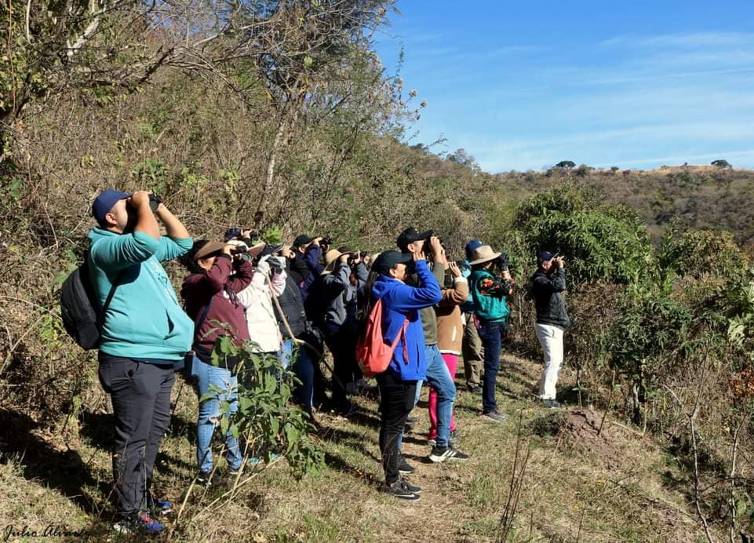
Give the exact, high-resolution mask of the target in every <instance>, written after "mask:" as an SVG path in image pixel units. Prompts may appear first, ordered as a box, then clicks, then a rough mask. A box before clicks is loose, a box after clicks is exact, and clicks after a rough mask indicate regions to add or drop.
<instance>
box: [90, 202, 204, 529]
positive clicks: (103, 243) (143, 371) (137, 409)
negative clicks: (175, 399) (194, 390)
mask: <svg viewBox="0 0 754 543" xmlns="http://www.w3.org/2000/svg"><path fill="white" fill-rule="evenodd" d="M153 204H158V205H156V206H155V207H156V210H155V211H154V212H153V211H152V207H151V206H150V195H149V193H148V192H145V191H139V192H135V193H134V194H132V195H131V194H126V193H123V192H117V191H113V190H106V191H104V192H102V193H101V194H100V195H99V196H97V198H96V199H95V200H94V204H93V205H92V215H93V216H94V218H95V219H96V220H97V223H98V226H94V227H92V229H91V230H90V232H89V235H88V238H89V241H90V248H89V273H90V279H91V281H92V284H93V285H94V290H95V292H96V294H97V296H98V297H99V300H100V304H101V305H102V306H104V304H105V301H106V299H107V297H108V295H109V294H110V291H111V289H112V288H113V287H114V288H115V291H114V293H113V295H112V299H111V301H110V304H109V305H108V307H107V311H106V313H105V315H104V316H103V323H102V329H101V341H100V350H99V379H100V383H101V384H102V387H103V388H104V390H105V392H107V393H108V394H110V396H111V399H112V403H113V415H114V417H115V439H114V443H113V476H114V478H115V490H116V493H117V496H118V512H119V513H120V514H121V515H122V516H123V521H122V522H119V523H118V524H117V525H116V528H117V529H119V530H120V531H124V532H132V531H142V532H146V533H159V532H160V531H162V530H163V528H164V526H163V525H162V524H161V523H159V522H157V521H156V520H154V519H153V518H152V516H151V514H152V513H155V512H158V513H164V512H166V511H169V510H170V509H171V508H172V504H171V503H169V502H163V501H157V500H154V499H153V498H152V495H151V493H150V491H149V483H150V480H151V477H152V469H153V467H154V462H155V458H156V456H157V451H158V450H159V448H160V443H161V442H162V438H163V436H164V435H165V432H166V431H167V429H168V425H169V424H170V391H171V390H172V388H173V383H174V382H175V370H176V369H179V368H180V367H181V365H182V363H183V358H184V356H185V354H186V352H188V351H189V350H190V349H191V341H192V337H193V331H194V330H193V329H194V324H193V322H192V321H191V319H190V318H189V317H188V316H187V315H186V314H185V313H184V312H183V310H182V308H181V306H180V304H179V303H178V298H177V297H176V295H175V291H174V290H173V287H172V285H171V283H170V279H169V277H168V275H167V273H165V270H164V268H163V267H162V264H161V262H162V261H165V260H172V259H174V258H177V257H179V256H181V255H183V254H184V253H186V252H187V251H188V250H189V249H191V246H192V245H193V241H192V240H191V238H190V237H189V234H188V232H187V231H186V228H185V227H184V226H183V224H181V222H180V221H179V220H178V219H177V218H176V217H175V216H174V215H173V214H172V213H171V212H170V211H169V210H168V209H167V207H165V205H164V204H162V203H159V202H154V203H153ZM157 218H159V219H160V221H162V223H163V224H164V226H165V230H166V231H167V236H162V235H161V234H160V227H159V225H158V223H157Z"/></svg>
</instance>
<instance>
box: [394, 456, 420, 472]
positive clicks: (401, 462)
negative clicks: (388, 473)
mask: <svg viewBox="0 0 754 543" xmlns="http://www.w3.org/2000/svg"><path fill="white" fill-rule="evenodd" d="M398 471H400V472H401V473H403V474H405V475H411V474H412V473H413V472H414V471H416V468H415V467H414V466H412V465H411V464H409V463H408V462H406V459H405V458H404V457H403V455H400V456H399V457H398Z"/></svg>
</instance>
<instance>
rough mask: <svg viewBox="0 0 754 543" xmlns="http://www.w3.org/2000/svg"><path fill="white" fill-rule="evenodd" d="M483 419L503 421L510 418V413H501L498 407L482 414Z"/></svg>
mask: <svg viewBox="0 0 754 543" xmlns="http://www.w3.org/2000/svg"><path fill="white" fill-rule="evenodd" d="M482 418H483V419H487V420H491V421H492V422H503V421H504V420H506V419H507V418H508V415H506V414H505V413H501V412H500V411H498V410H497V409H495V410H494V411H490V412H489V413H483V414H482Z"/></svg>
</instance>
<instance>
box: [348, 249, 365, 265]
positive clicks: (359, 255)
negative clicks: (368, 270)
mask: <svg viewBox="0 0 754 543" xmlns="http://www.w3.org/2000/svg"><path fill="white" fill-rule="evenodd" d="M359 258H364V257H363V256H362V253H360V252H359V253H353V254H352V255H351V256H349V257H348V265H349V266H354V265H355V264H356V261H357V260H358V259H359Z"/></svg>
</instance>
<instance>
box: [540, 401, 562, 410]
mask: <svg viewBox="0 0 754 543" xmlns="http://www.w3.org/2000/svg"><path fill="white" fill-rule="evenodd" d="M542 405H544V406H545V407H546V408H547V409H557V408H559V407H562V405H561V404H560V402H559V401H558V400H556V399H554V398H553V399H552V400H542Z"/></svg>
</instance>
